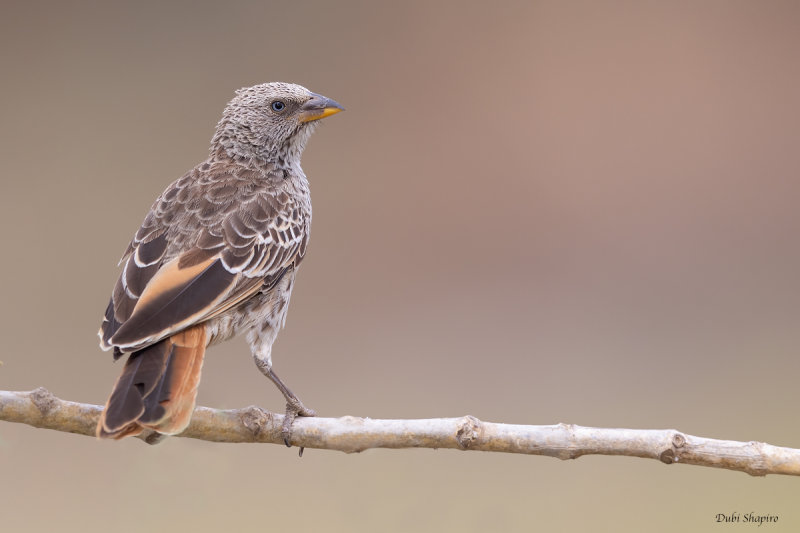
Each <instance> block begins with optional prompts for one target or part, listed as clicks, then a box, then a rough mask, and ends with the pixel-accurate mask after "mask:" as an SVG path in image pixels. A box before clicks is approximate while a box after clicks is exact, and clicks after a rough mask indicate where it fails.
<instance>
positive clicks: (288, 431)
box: [281, 398, 317, 456]
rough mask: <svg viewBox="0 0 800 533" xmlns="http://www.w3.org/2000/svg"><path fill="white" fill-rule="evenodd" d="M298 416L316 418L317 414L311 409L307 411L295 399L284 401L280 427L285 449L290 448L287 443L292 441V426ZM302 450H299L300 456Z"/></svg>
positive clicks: (306, 408)
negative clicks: (284, 407) (284, 412)
mask: <svg viewBox="0 0 800 533" xmlns="http://www.w3.org/2000/svg"><path fill="white" fill-rule="evenodd" d="M298 416H317V412H316V411H314V410H313V409H309V408H308V407H306V406H305V405H303V402H301V401H300V400H298V399H296V398H290V399H288V400H287V401H286V414H285V415H284V417H283V424H282V425H281V436H282V437H283V443H284V444H285V445H286V447H287V448H291V447H292V445H291V444H290V443H289V441H290V440H291V439H292V425H293V424H294V420H295V418H297V417H298ZM302 450H303V449H302V448H300V455H301V456H302V454H303V451H302Z"/></svg>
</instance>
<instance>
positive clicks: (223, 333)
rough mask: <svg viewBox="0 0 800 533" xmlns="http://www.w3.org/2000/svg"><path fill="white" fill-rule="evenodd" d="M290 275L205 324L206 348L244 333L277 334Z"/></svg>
mask: <svg viewBox="0 0 800 533" xmlns="http://www.w3.org/2000/svg"><path fill="white" fill-rule="evenodd" d="M293 284H294V272H288V273H287V274H286V275H285V276H284V277H283V279H281V281H280V282H278V284H277V285H276V286H275V287H273V288H272V289H269V290H266V291H263V292H258V293H257V294H255V295H254V296H253V297H252V298H250V299H248V300H247V301H245V302H242V303H241V304H240V305H238V306H237V307H235V308H233V309H231V310H230V311H227V312H225V313H223V314H222V315H220V316H218V317H215V318H213V319H211V320H210V321H209V322H208V327H209V329H208V331H209V339H210V340H209V343H208V344H209V346H210V345H212V344H217V343H220V342H222V341H224V340H227V339H230V338H231V337H235V336H236V335H239V334H241V333H246V332H247V331H250V330H253V329H256V330H274V331H275V332H277V331H278V330H280V329H281V328H282V327H283V325H284V323H285V322H286V313H287V311H288V309H289V300H290V298H291V296H292V286H293Z"/></svg>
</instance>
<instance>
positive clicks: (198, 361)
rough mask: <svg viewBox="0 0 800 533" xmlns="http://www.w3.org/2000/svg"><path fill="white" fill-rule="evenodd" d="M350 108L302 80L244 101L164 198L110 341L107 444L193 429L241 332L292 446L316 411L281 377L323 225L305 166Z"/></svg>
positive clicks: (110, 316) (156, 206)
mask: <svg viewBox="0 0 800 533" xmlns="http://www.w3.org/2000/svg"><path fill="white" fill-rule="evenodd" d="M343 109H344V108H343V107H342V106H341V105H340V104H338V103H337V102H336V101H334V100H332V99H330V98H327V97H325V96H322V95H320V94H317V93H313V92H311V91H309V90H308V89H306V88H305V87H303V86H300V85H296V84H292V83H283V82H271V83H263V84H260V85H255V86H253V87H246V88H242V89H239V90H237V91H236V92H235V96H234V97H233V99H232V100H231V101H230V102H229V103H228V104H227V106H226V107H225V109H224V111H223V113H222V118H221V119H220V121H219V123H218V124H217V126H216V130H215V132H214V135H213V136H212V139H211V146H210V149H209V155H208V158H207V159H206V160H205V161H203V162H201V163H200V164H198V165H197V166H195V167H194V168H193V169H192V170H190V171H189V172H187V173H186V174H184V175H183V176H182V177H181V178H179V179H178V180H176V181H174V182H173V183H172V184H170V185H169V186H168V187H167V188H166V189H165V190H164V192H162V193H161V195H160V196H158V198H157V199H156V200H155V202H154V203H153V205H152V207H151V208H150V211H149V212H148V213H147V215H146V216H145V218H144V221H143V222H142V224H141V226H140V227H139V229H138V231H136V233H135V235H134V237H133V239H132V240H131V241H130V243H129V245H128V247H127V249H126V251H125V253H124V254H123V256H122V259H120V262H119V266H121V267H122V271H121V273H120V275H119V278H118V280H117V282H116V284H115V286H114V289H113V291H112V294H111V299H110V302H109V304H108V307H107V309H106V312H105V315H104V317H103V320H102V324H101V326H100V330H99V332H98V336H99V337H100V347H101V348H102V349H103V350H105V351H112V353H113V357H114V360H115V361H116V360H118V359H120V358H121V357H123V356H127V359H126V361H125V364H124V367H123V369H122V373H121V375H120V377H119V378H118V379H117V381H116V383H115V384H114V388H113V389H112V392H111V395H110V396H109V398H108V401H107V402H106V404H105V407H104V409H103V412H102V414H101V416H100V419H99V421H98V423H97V430H96V434H97V436H98V437H99V438H102V439H121V438H124V437H128V436H135V435H140V434H142V433H143V432H148V431H149V432H151V433H148V434H149V435H151V436H152V435H155V436H156V437H157V438H160V436H161V435H175V434H178V433H181V432H182V431H183V430H184V429H185V428H186V427H187V426H188V424H189V421H190V419H191V416H192V412H193V411H194V406H195V402H196V398H197V388H198V385H199V382H200V374H201V370H202V366H203V358H204V356H205V352H206V349H207V348H208V347H209V346H211V345H214V344H217V343H219V342H222V341H224V340H226V339H229V338H231V337H233V336H235V335H239V334H243V335H245V337H246V339H247V341H248V343H249V345H250V349H251V351H252V356H253V358H254V360H255V363H256V366H257V368H258V369H259V370H260V371H261V372H262V373H263V374H264V375H265V376H266V377H268V378H269V379H270V380H271V381H272V382H273V383H274V384H275V385H276V386H277V387H278V389H279V390H280V391H281V393H283V395H284V397H285V399H286V416H285V417H284V422H283V426H282V431H281V432H282V436H283V440H284V442H285V443H286V445H287V446H289V445H290V438H291V427H292V424H293V422H294V420H295V418H296V417H297V416H315V414H316V413H315V411H314V410H313V409H309V408H307V407H306V406H305V405H304V404H303V403H302V402H301V401H300V400H299V398H298V397H297V396H296V395H295V394H294V393H293V392H292V391H291V390H290V389H289V388H288V387H287V386H286V385H285V384H284V383H283V382H282V381H281V379H280V378H279V377H278V376H277V374H276V373H275V371H274V370H273V368H272V344H273V342H274V341H275V338H276V337H277V335H278V332H279V330H280V329H281V328H283V326H284V324H285V321H286V312H287V309H288V305H289V300H290V298H291V295H292V288H293V286H294V281H295V276H296V274H297V270H298V267H299V266H300V263H301V262H302V261H303V258H304V257H305V254H306V249H307V246H308V240H309V232H310V229H311V196H310V190H309V184H308V180H307V178H306V175H305V173H304V172H303V169H302V168H301V166H300V159H301V156H302V154H303V150H304V149H305V147H306V144H307V142H308V140H309V137H310V136H311V134H312V133H313V132H314V130H315V129H316V128H317V126H318V125H319V120H320V119H323V118H326V117H329V116H331V115H333V114H335V113H338V112H340V111H342V110H343ZM143 436H144V435H143Z"/></svg>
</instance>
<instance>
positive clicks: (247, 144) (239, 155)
mask: <svg viewBox="0 0 800 533" xmlns="http://www.w3.org/2000/svg"><path fill="white" fill-rule="evenodd" d="M313 129H314V128H313V127H308V126H305V127H302V128H300V130H298V131H297V133H296V134H295V135H292V136H291V137H290V138H289V139H286V140H284V141H282V142H280V143H275V142H271V141H270V140H266V139H261V138H258V137H256V136H255V135H253V133H252V132H246V133H247V134H246V135H243V134H242V131H241V130H242V128H241V126H237V127H234V126H233V125H232V124H227V123H225V121H224V120H223V121H221V122H220V124H218V125H217V130H216V132H215V133H214V137H213V138H212V139H211V147H210V153H211V155H212V156H215V155H222V154H225V155H226V156H227V157H228V158H230V159H231V160H233V161H236V162H239V163H243V164H248V165H251V164H252V165H256V166H259V167H264V168H270V169H274V170H279V171H284V170H285V171H289V172H292V173H298V174H302V172H303V171H302V169H301V168H300V159H301V157H302V155H303V150H305V147H306V143H307V142H308V139H309V137H310V136H311V133H312V132H313Z"/></svg>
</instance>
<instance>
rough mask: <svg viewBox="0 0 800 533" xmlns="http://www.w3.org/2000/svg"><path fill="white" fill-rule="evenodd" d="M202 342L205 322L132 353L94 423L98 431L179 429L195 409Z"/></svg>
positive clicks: (116, 434)
mask: <svg viewBox="0 0 800 533" xmlns="http://www.w3.org/2000/svg"><path fill="white" fill-rule="evenodd" d="M206 341H207V339H206V331H205V326H203V325H199V326H195V327H193V328H189V329H187V330H184V331H181V332H180V333H176V334H175V335H173V336H171V337H168V338H166V339H164V340H162V341H161V342H158V343H156V344H154V345H152V346H148V347H147V348H145V349H143V350H139V351H138V352H134V353H133V354H131V356H130V357H129V358H128V360H127V361H126V362H125V368H124V369H123V370H122V375H121V376H120V377H119V379H118V380H117V383H116V385H114V390H113V391H112V392H111V397H110V398H109V399H108V403H107V404H106V407H105V409H104V410H103V414H102V415H101V417H100V421H99V422H98V424H97V436H98V437H100V438H106V439H121V438H123V437H127V436H129V435H138V434H139V433H141V432H142V431H143V430H144V429H152V430H154V431H157V432H159V433H164V434H167V435H174V434H176V433H180V432H181V431H183V430H184V429H185V428H186V426H187V425H189V420H190V419H191V417H192V411H193V410H194V404H195V398H197V385H198V384H199V383H200V371H201V370H202V367H203V356H204V355H205V349H206Z"/></svg>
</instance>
